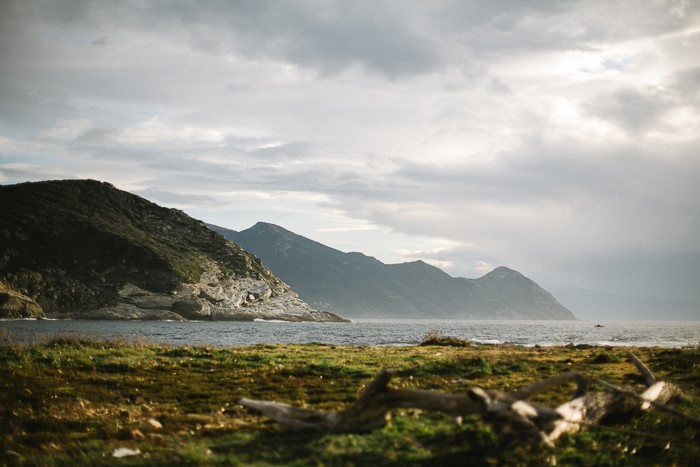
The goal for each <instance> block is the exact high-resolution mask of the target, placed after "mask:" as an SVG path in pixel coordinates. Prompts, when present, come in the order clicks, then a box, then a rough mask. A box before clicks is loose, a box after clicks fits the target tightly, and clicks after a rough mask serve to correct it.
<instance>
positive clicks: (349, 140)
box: [0, 0, 700, 319]
mask: <svg viewBox="0 0 700 467" xmlns="http://www.w3.org/2000/svg"><path fill="white" fill-rule="evenodd" d="M698 50H700V3H698V2H694V1H675V0H673V1H672V0H667V1H664V0H659V1H654V2H650V1H646V0H640V1H633V0H623V1H606V2H599V1H566V2H551V1H541V2H540V1H520V0H518V1H494V2H482V1H464V0H455V1H413V2H412V1H398V0H397V1H366V2H365V1H322V0H318V1H315V0H314V1H311V0H309V1H239V2H232V1H223V0H222V1H214V0H212V1H201V2H196V1H152V2H144V1H133V2H128V1H93V2H85V1H67V0H66V1H60V2H57V1H45V2H43V1H32V0H21V1H20V0H17V1H12V0H9V1H8V0H6V1H2V2H0V102H1V103H2V105H0V183H4V184H7V183H16V182H21V181H26V180H44V179H54V178H76V177H77V178H95V179H100V180H105V181H109V182H111V183H113V184H115V185H116V186H117V187H119V188H122V189H126V190H129V191H132V192H135V193H138V194H141V195H142V196H144V197H147V198H148V199H150V200H152V201H154V202H157V203H160V204H163V205H167V206H172V207H178V208H180V209H183V210H185V211H186V212H187V213H189V214H190V215H192V216H194V217H197V218H199V219H202V220H204V221H207V222H212V223H215V224H218V225H221V226H224V227H228V228H232V229H235V230H242V229H245V228H247V227H250V226H251V225H252V224H254V223H255V222H256V221H258V220H262V221H267V222H273V223H276V224H279V225H281V226H283V227H285V228H288V229H290V230H292V231H294V232H296V233H299V234H301V235H304V236H306V237H309V238H312V239H314V240H317V241H320V242H322V243H325V244H327V245H329V246H333V247H335V248H338V249H341V250H343V251H361V252H364V253H366V254H369V255H372V256H376V257H377V258H378V259H380V260H382V261H384V262H387V263H395V262H403V261H412V260H416V259H422V260H425V261H426V262H429V263H431V264H435V265H437V266H439V267H441V268H442V269H444V270H445V271H446V272H448V273H449V274H451V275H453V276H462V277H478V276H481V275H482V274H484V273H486V272H488V271H489V270H491V269H492V268H493V267H496V266H499V265H506V266H509V267H512V268H514V269H517V270H519V271H521V272H523V273H524V274H526V275H527V276H529V277H531V278H532V279H534V280H535V281H536V282H538V283H539V284H540V285H542V286H543V287H545V288H547V289H548V290H551V291H553V292H554V293H555V296H557V297H558V298H560V299H561V300H562V302H563V303H564V304H565V305H569V306H571V308H572V309H573V311H574V313H575V314H577V315H579V316H583V317H587V316H598V315H597V314H596V309H595V308H594V305H593V304H590V303H586V302H585V300H582V299H580V295H579V296H577V297H578V299H575V298H576V297H574V296H573V295H571V294H570V291H571V289H586V290H591V291H594V292H596V293H597V292H600V293H601V296H602V292H606V293H613V294H619V295H624V296H628V297H632V298H635V299H637V302H638V301H639V299H645V298H651V297H674V298H675V299H677V300H678V301H679V302H682V303H684V304H686V305H687V304H690V305H687V306H686V305H684V306H686V310H685V315H684V316H689V314H688V313H692V316H693V317H694V318H695V319H700V309H698V308H693V307H695V306H697V305H698V304H700V54H698ZM558 291H561V292H560V293H561V295H558ZM567 291H568V292H567ZM579 292H580V291H579ZM567 294H568V295H567ZM567 300H571V301H569V302H567ZM598 305H599V304H598ZM598 305H596V306H598ZM577 307H579V309H577ZM601 309H602V308H601ZM688 309H693V310H694V311H691V312H688V311H687V310H688Z"/></svg>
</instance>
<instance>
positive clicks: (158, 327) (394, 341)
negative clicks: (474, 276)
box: [0, 319, 700, 348]
mask: <svg viewBox="0 0 700 467" xmlns="http://www.w3.org/2000/svg"><path fill="white" fill-rule="evenodd" d="M429 333H439V334H442V335H444V336H452V337H458V338H461V339H464V340H467V341H470V342H473V343H475V344H513V345H521V346H535V345H540V346H555V345H568V344H574V345H579V344H589V345H598V346H634V347H667V348H674V347H675V348H680V347H696V346H700V321H669V322H662V321H653V322H643V321H595V322H594V321H581V320H577V321H505V320H498V321H490V320H449V319H441V320H435V319H357V320H353V321H352V322H350V323H311V322H302V323H291V322H279V321H253V322H240V321H215V322H212V321H201V322H197V321H194V322H193V321H187V322H177V321H172V322H170V321H83V320H3V321H0V345H3V344H4V345H7V344H27V343H38V342H46V341H49V340H52V339H55V338H70V337H78V338H88V339H98V340H104V339H108V340H111V339H120V340H125V341H133V342H140V343H159V344H171V345H183V346H207V347H222V348H223V347H235V346H248V345H257V344H307V343H319V344H329V345H338V346H348V345H349V346H366V345H369V346H410V345H417V344H419V343H420V342H422V341H423V339H424V337H425V336H426V335H427V334H429Z"/></svg>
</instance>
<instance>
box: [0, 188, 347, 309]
mask: <svg viewBox="0 0 700 467" xmlns="http://www.w3.org/2000/svg"><path fill="white" fill-rule="evenodd" d="M0 217H1V218H2V219H3V223H2V225H1V226H0V317H5V318H21V317H48V318H74V319H76V318H77V319H149V320H150V319H155V320H162V319H168V320H192V319H196V320H246V321H250V320H254V319H266V320H272V319H274V320H285V321H344V320H343V319H342V318H340V317H338V316H336V315H334V314H332V313H328V312H324V311H318V310H315V309H313V308H312V307H310V306H309V305H308V304H306V303H305V302H304V301H302V300H301V299H299V297H298V295H297V294H296V293H295V292H294V291H292V289H291V288H290V287H289V286H288V285H287V284H285V283H284V282H282V281H281V280H280V279H278V278H277V277H276V276H275V275H274V274H273V273H272V272H270V271H269V270H268V269H267V268H265V267H264V266H263V265H262V263H261V262H260V260H259V259H258V258H256V257H255V256H253V255H252V254H250V253H248V252H246V251H244V250H243V249H242V248H240V247H239V246H238V245H236V244H234V243H232V242H230V241H228V240H226V239H225V238H224V237H222V236H221V235H219V234H218V233H216V232H214V231H212V230H210V229H209V228H207V226H206V225H205V224H204V223H202V222H200V221H198V220H195V219H192V218H191V217H189V216H187V215H186V214H184V213H183V212H181V211H178V210H175V209H167V208H164V207H161V206H158V205H156V204H154V203H152V202H150V201H147V200H145V199H143V198H141V197H139V196H136V195H133V194H131V193H127V192H125V191H121V190H118V189H116V188H115V187H114V186H112V185H110V184H108V183H102V182H98V181H94V180H59V181H46V182H36V183H21V184H17V185H5V186H0Z"/></svg>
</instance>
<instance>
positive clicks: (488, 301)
mask: <svg viewBox="0 0 700 467" xmlns="http://www.w3.org/2000/svg"><path fill="white" fill-rule="evenodd" d="M210 227H212V228H213V229H215V230H217V231H218V232H220V233H221V234H222V235H224V236H225V237H226V238H229V239H231V240H232V241H234V242H236V243H238V244H239V245H241V246H242V247H243V248H245V249H246V250H248V251H250V252H252V253H253V254H255V255H256V256H258V257H259V258H260V259H262V261H263V263H264V264H265V266H267V267H268V268H270V270H271V271H273V272H274V273H275V274H276V275H277V276H278V277H280V278H281V279H282V280H284V281H285V282H286V283H288V284H290V285H291V286H292V287H293V288H294V289H295V290H296V291H297V292H298V293H299V296H300V297H301V298H302V299H303V300H305V301H307V302H308V303H310V304H312V305H313V306H317V307H321V308H323V309H328V310H331V311H333V312H337V313H341V314H344V315H346V316H350V317H379V316H382V317H399V318H409V317H410V318H429V317H432V318H474V319H574V315H573V314H572V313H571V311H569V310H568V309H566V308H565V307H563V306H562V305H561V304H559V303H558V302H557V301H556V300H555V299H554V297H553V296H552V295H551V294H550V293H548V292H547V291H546V290H544V289H542V288H541V287H539V286H538V285H537V284H536V283H535V282H533V281H532V280H530V279H528V278H527V277H525V276H523V275H522V274H520V273H518V272H517V271H513V270H511V269H508V268H504V267H501V268H497V269H495V270H494V271H492V272H491V273H489V274H487V275H485V276H484V277H481V278H479V279H464V278H454V277H451V276H449V275H448V274H446V273H445V272H443V271H442V270H440V269H438V268H436V267H434V266H430V265H429V264H426V263H424V262H423V261H415V262H411V263H403V264H391V265H388V264H384V263H382V262H380V261H378V260H376V259H375V258H371V257H368V256H365V255H363V254H361V253H343V252H341V251H339V250H335V249H333V248H330V247H327V246H325V245H322V244H320V243H318V242H315V241H313V240H310V239H307V238H304V237H302V236H300V235H297V234H294V233H292V232H290V231H288V230H285V229H283V228H282V227H279V226H277V225H274V224H267V223H263V222H259V223H257V224H256V225H254V226H253V227H251V228H249V229H247V230H244V231H241V232H236V231H233V230H228V229H224V228H221V227H217V226H210Z"/></svg>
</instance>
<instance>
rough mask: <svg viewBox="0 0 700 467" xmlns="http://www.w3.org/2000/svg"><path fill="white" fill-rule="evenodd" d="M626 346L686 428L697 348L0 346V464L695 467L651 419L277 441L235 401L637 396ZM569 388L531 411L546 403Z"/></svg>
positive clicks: (695, 409) (669, 425)
mask: <svg viewBox="0 0 700 467" xmlns="http://www.w3.org/2000/svg"><path fill="white" fill-rule="evenodd" d="M630 350H631V351H633V352H634V353H635V354H636V355H637V356H638V357H639V358H640V359H641V360H642V361H643V362H645V363H646V364H647V365H648V366H649V367H650V369H651V370H652V371H653V372H654V373H655V374H656V376H657V377H658V378H659V379H663V380H666V381H671V382H673V383H675V384H677V385H678V386H680V387H681V389H682V390H683V393H684V395H683V397H681V398H679V399H676V400H674V401H673V402H672V406H673V407H675V408H676V409H679V410H681V411H683V412H684V413H686V414H689V415H691V416H694V417H696V418H699V417H700V349H698V348H688V349H650V348H645V349H627V348H600V347H587V346H579V347H572V346H570V347H541V348H539V347H535V348H523V347H512V346H503V345H499V346H490V345H480V346H464V347H461V346H436V345H432V346H431V345H428V346H415V347H334V346H327V345H321V344H307V345H258V346H252V347H241V348H236V347H234V348H223V349H222V348H208V347H174V346H168V345H157V344H147V343H127V342H115V341H94V340H88V339H68V338H62V339H58V340H54V341H50V342H44V343H36V344H31V345H17V344H12V343H6V344H4V345H1V346H0V375H2V376H1V377H0V413H1V414H2V419H3V423H2V424H0V464H4V465H165V464H170V465H183V464H186V465H222V464H223V465H357V466H360V465H374V466H379V465H431V466H435V465H455V464H462V465H465V464H469V465H504V464H524V465H527V464H542V463H545V462H553V461H556V462H557V464H558V465H568V464H575V465H594V464H595V465H621V464H625V465H630V464H631V465H635V464H641V465H646V464H659V465H673V464H676V465H698V464H699V463H700V427H698V426H696V425H693V424H692V423H691V422H689V421H687V420H684V419H682V418H680V417H677V416H674V415H672V414H667V413H663V412H661V411H658V410H656V411H651V412H648V413H644V414H642V415H640V416H639V417H636V418H634V419H633V420H630V421H629V422H627V423H624V424H619V425H615V426H613V427H591V428H590V429H586V430H584V431H582V432H579V433H575V434H572V435H568V436H565V437H564V438H563V439H561V440H559V441H558V442H557V444H556V446H555V448H553V449H546V450H531V449H524V448H522V447H521V446H519V445H518V443H517V442H509V441H508V440H503V439H498V438H497V437H496V435H495V434H494V433H493V432H492V431H491V429H490V427H489V426H488V425H487V424H485V423H483V422H482V421H481V420H480V419H479V418H477V417H473V418H465V419H464V420H463V423H462V424H461V425H457V424H455V423H454V420H452V419H451V418H450V417H447V416H445V415H442V414H439V413H429V412H421V411H418V410H397V411H396V412H395V413H393V417H392V419H391V421H390V422H389V424H388V425H387V426H386V427H385V428H382V429H379V430H375V431H373V432H371V433H365V434H323V433H313V432H294V431H289V430H287V429H285V428H283V427H281V426H279V425H277V424H276V423H275V422H272V421H270V420H268V419H266V418H264V417H262V416H260V415H258V414H256V413H253V412H250V411H248V410H246V409H244V408H243V407H241V406H239V405H237V403H236V401H237V400H238V399H240V398H241V397H247V398H252V399H263V400H277V401H281V402H287V403H290V404H294V405H299V406H304V407H312V408H318V409H327V410H338V409H341V408H342V407H344V406H345V405H347V404H349V403H351V402H352V401H354V400H355V399H356V398H357V396H358V394H359V393H360V392H361V391H362V388H363V385H365V384H366V383H368V382H369V381H370V380H371V379H372V378H373V376H374V375H375V374H376V373H377V372H378V371H379V369H381V368H388V369H391V370H393V371H394V372H395V374H396V376H395V377H394V379H393V380H392V385H393V386H394V387H416V388H423V389H434V390H438V391H444V392H451V393H463V392H464V391H465V389H466V388H469V387H474V386H479V387H482V388H492V389H496V388H499V389H501V390H504V391H508V390H513V389H516V388H518V387H520V386H522V385H526V384H529V383H532V382H534V381H536V380H539V379H541V378H544V377H547V376H551V375H555V374H558V373H560V372H564V371H570V370H576V371H579V372H581V373H583V374H584V375H586V376H589V377H591V378H597V379H603V380H605V381H608V382H610V383H612V384H615V385H619V386H624V387H627V388H630V389H635V390H637V391H638V390H639V388H640V387H641V382H640V381H639V378H638V376H637V375H636V374H635V369H634V367H633V366H632V365H631V364H630V363H628V362H626V359H625V354H626V352H628V351H630ZM571 389H572V388H569V387H566V388H561V389H558V390H555V391H552V392H550V393H547V394H545V395H543V396H539V397H538V399H536V402H537V403H540V404H545V405H552V406H555V405H557V404H558V403H560V402H563V401H564V400H566V399H567V398H568V397H569V392H570V391H571ZM592 390H602V388H599V387H595V386H594V387H593V388H592ZM122 448H126V449H127V450H128V451H126V450H124V449H122ZM115 453H116V454H119V453H126V454H131V455H126V456H124V457H114V454H115Z"/></svg>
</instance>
